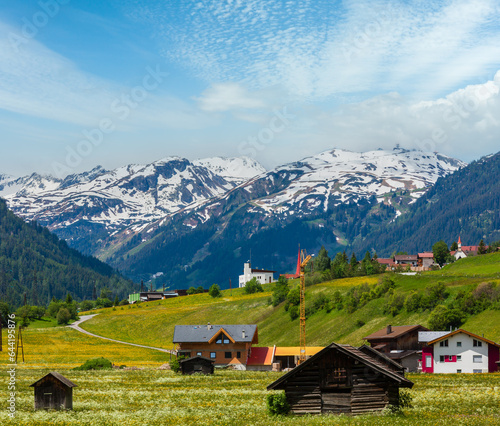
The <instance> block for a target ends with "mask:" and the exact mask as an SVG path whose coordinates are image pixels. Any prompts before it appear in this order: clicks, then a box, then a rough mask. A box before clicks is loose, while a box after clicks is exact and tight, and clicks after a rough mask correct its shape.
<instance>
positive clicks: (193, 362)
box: [179, 356, 215, 374]
mask: <svg viewBox="0 0 500 426" xmlns="http://www.w3.org/2000/svg"><path fill="white" fill-rule="evenodd" d="M214 363H215V361H214V360H212V359H210V358H206V357H204V356H194V357H191V358H186V359H183V360H181V361H179V364H180V365H181V372H182V374H194V373H200V374H214Z"/></svg>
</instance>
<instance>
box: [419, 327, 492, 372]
mask: <svg viewBox="0 0 500 426" xmlns="http://www.w3.org/2000/svg"><path fill="white" fill-rule="evenodd" d="M434 333H436V335H437V337H436V338H434V339H433V340H430V341H428V342H427V346H424V347H423V349H422V372H423V373H441V374H442V373H493V372H495V371H498V368H499V367H498V361H499V359H500V345H499V344H497V343H495V342H492V341H491V340H488V339H485V338H484V337H482V336H478V335H476V334H474V333H470V332H469V331H465V330H462V329H458V330H455V331H451V332H448V333H444V332H434ZM419 338H420V336H419ZM423 341H425V339H423Z"/></svg>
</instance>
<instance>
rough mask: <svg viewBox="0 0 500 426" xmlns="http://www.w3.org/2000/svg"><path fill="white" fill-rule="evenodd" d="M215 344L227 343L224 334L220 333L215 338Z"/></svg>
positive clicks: (227, 339)
mask: <svg viewBox="0 0 500 426" xmlns="http://www.w3.org/2000/svg"><path fill="white" fill-rule="evenodd" d="M215 343H219V344H222V343H226V344H227V343H229V337H227V336H226V335H225V334H224V333H221V334H219V335H218V336H217V339H215Z"/></svg>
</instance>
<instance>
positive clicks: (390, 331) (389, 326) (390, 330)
mask: <svg viewBox="0 0 500 426" xmlns="http://www.w3.org/2000/svg"><path fill="white" fill-rule="evenodd" d="M391 333H392V326H391V325H388V326H387V334H391Z"/></svg>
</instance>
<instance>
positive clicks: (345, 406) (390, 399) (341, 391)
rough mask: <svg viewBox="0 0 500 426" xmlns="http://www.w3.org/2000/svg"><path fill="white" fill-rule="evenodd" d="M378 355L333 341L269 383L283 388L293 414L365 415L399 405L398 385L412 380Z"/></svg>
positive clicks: (401, 385)
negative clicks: (388, 406)
mask: <svg viewBox="0 0 500 426" xmlns="http://www.w3.org/2000/svg"><path fill="white" fill-rule="evenodd" d="M389 364H390V363H389V362H388V361H386V360H383V362H382V361H381V360H380V359H379V358H378V355H377V356H371V351H367V352H366V353H365V352H363V351H361V350H359V349H357V348H354V347H352V346H349V345H338V344H336V343H332V344H330V345H329V346H327V347H326V348H325V349H323V350H322V351H320V352H318V353H317V354H316V355H314V356H312V357H311V358H309V359H308V360H306V361H305V362H303V363H302V364H300V365H298V366H297V367H295V368H294V369H293V370H291V371H289V372H288V373H286V374H284V375H283V376H281V377H280V378H279V379H278V380H276V381H275V382H274V383H271V384H270V385H269V386H268V387H267V390H278V389H283V390H284V391H285V394H286V399H287V401H288V403H289V404H290V408H291V411H292V412H293V413H295V414H327V413H331V414H341V413H344V414H352V415H355V414H364V413H369V412H374V411H381V410H382V409H384V408H385V407H386V406H387V405H388V404H392V405H398V404H399V388H400V387H407V388H411V387H412V386H413V383H412V382H410V381H409V380H407V379H405V377H404V376H403V374H402V373H399V372H397V371H395V366H392V367H391V366H389Z"/></svg>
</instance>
